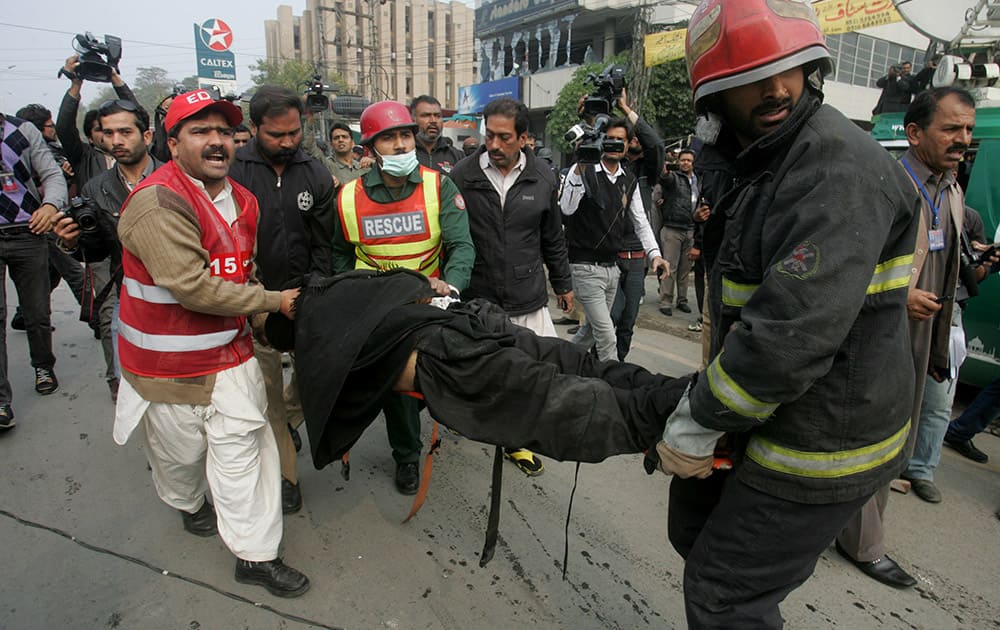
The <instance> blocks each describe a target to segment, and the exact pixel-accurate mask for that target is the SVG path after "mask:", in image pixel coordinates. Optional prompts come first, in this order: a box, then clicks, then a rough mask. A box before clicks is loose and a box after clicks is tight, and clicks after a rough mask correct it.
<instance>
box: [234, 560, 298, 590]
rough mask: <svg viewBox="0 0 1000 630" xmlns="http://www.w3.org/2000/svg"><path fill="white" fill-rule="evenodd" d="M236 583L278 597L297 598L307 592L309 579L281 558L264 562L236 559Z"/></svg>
mask: <svg viewBox="0 0 1000 630" xmlns="http://www.w3.org/2000/svg"><path fill="white" fill-rule="evenodd" d="M236 581H237V582H239V583H240V584H257V585H259V586H263V587H264V588H266V589H267V590H268V591H270V593H271V594H272V595H277V596H278V597H298V596H299V595H301V594H302V593H305V592H306V591H308V590H309V578H307V577H306V576H305V575H303V574H302V573H301V572H299V571H296V570H295V569H293V568H292V567H290V566H286V565H285V563H284V562H282V561H281V558H275V559H274V560H267V561H266V562H251V561H249V560H240V559H239V558H237V559H236Z"/></svg>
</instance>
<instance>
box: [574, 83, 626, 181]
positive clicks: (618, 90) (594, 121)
mask: <svg viewBox="0 0 1000 630" xmlns="http://www.w3.org/2000/svg"><path fill="white" fill-rule="evenodd" d="M584 83H592V84H593V85H594V89H593V90H592V91H591V92H590V96H588V97H587V98H585V99H584V100H583V111H582V112H580V117H581V118H583V119H584V122H581V123H577V124H575V125H573V126H572V127H570V128H569V130H568V131H567V132H566V133H565V134H564V136H563V138H565V139H566V141H567V142H569V143H571V144H576V159H577V161H578V162H580V163H581V164H596V163H598V162H600V161H601V155H602V154H604V153H621V152H624V151H625V143H624V142H622V141H621V140H607V139H605V137H604V130H605V129H606V128H607V126H608V122H610V121H611V110H612V109H614V106H615V104H616V102H617V101H618V99H619V98H620V97H621V95H622V90H624V89H625V68H623V67H622V66H619V65H617V64H611V65H609V66H608V67H607V68H605V69H604V70H603V71H602V72H601V73H600V74H594V73H590V74H588V75H587V78H586V79H585V80H584ZM587 121H590V122H589V123H588V122H587Z"/></svg>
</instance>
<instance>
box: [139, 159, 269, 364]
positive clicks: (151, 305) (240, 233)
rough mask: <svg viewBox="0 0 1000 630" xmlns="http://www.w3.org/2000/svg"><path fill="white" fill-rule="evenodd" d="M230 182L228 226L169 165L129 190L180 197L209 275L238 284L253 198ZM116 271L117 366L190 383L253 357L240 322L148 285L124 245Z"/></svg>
mask: <svg viewBox="0 0 1000 630" xmlns="http://www.w3.org/2000/svg"><path fill="white" fill-rule="evenodd" d="M231 183H232V185H233V197H234V199H235V201H236V205H237V207H238V208H239V209H240V210H241V212H240V214H239V216H238V217H237V219H236V222H235V223H234V224H233V225H232V226H229V225H227V224H226V222H225V220H223V219H222V217H221V216H220V215H219V212H218V211H217V210H216V209H215V206H214V205H213V204H212V202H211V201H209V199H208V197H206V196H205V193H204V192H203V191H201V190H200V189H199V188H198V187H196V186H195V185H194V184H193V183H192V182H191V181H190V180H189V179H188V178H187V176H186V175H184V173H182V172H181V171H180V169H179V168H177V166H176V164H175V163H173V162H169V163H167V164H166V165H165V166H163V167H161V168H160V169H158V170H157V171H156V172H154V173H153V174H152V175H150V176H149V177H147V178H146V179H145V180H143V182H142V183H141V184H140V185H139V186H138V187H136V189H135V190H136V191H139V190H141V189H143V188H146V187H148V186H165V187H166V188H169V189H170V190H172V191H173V192H174V193H176V194H177V195H179V196H181V197H183V198H184V199H185V200H186V201H187V202H188V203H189V204H190V205H191V207H192V209H193V210H194V212H195V214H196V215H197V217H198V223H199V226H200V227H201V246H202V247H203V248H204V249H205V250H206V251H207V252H208V254H209V256H210V261H209V271H210V273H211V274H212V275H213V276H218V277H222V278H225V279H226V280H229V281H231V282H236V283H239V284H246V283H247V282H248V281H249V280H250V273H251V258H252V256H253V249H254V241H255V238H256V234H257V216H258V207H257V200H256V199H255V198H254V196H253V195H252V194H250V192H249V191H248V190H246V189H245V188H243V187H242V186H240V185H239V184H237V183H235V182H231ZM133 194H135V193H134V192H133ZM130 197H131V196H130ZM125 205H128V201H127V200H126V202H125ZM122 270H123V274H124V277H123V279H122V291H121V295H120V300H121V312H120V316H119V355H120V358H121V364H122V367H123V368H124V369H126V370H128V371H129V372H131V373H133V374H137V375H139V376H147V377H153V378H190V377H195V376H203V375H206V374H213V373H216V372H220V371H222V370H225V369H228V368H231V367H234V366H236V365H239V364H241V363H243V362H244V361H246V360H247V359H249V358H250V357H252V356H253V343H252V341H251V336H250V326H249V324H248V323H247V318H246V317H243V316H238V317H224V316H219V315H209V314H207V313H197V312H194V311H190V310H188V309H186V308H184V307H183V306H182V305H181V304H180V303H178V301H177V300H176V298H174V296H173V295H172V294H171V293H170V291H168V290H166V289H164V288H163V287H159V286H157V285H156V282H155V281H154V280H153V278H152V276H150V274H149V272H148V271H147V270H146V267H145V265H144V264H143V262H142V260H141V259H139V258H138V257H137V256H135V255H134V254H132V253H131V252H129V251H128V250H127V249H124V248H123V250H122Z"/></svg>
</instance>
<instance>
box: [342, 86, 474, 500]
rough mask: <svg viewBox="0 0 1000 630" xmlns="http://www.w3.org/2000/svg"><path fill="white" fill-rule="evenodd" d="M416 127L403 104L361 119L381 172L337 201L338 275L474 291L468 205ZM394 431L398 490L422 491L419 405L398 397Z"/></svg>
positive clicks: (352, 185)
mask: <svg viewBox="0 0 1000 630" xmlns="http://www.w3.org/2000/svg"><path fill="white" fill-rule="evenodd" d="M416 130H417V125H416V123H414V122H413V118H412V117H411V116H410V111H409V110H408V109H407V108H406V106H405V105H403V104H402V103H397V102H395V101H381V102H378V103H373V104H372V105H369V106H368V107H367V108H366V109H365V111H364V112H362V114H361V143H362V144H363V145H365V146H367V147H368V148H369V149H371V151H372V154H373V156H374V157H375V163H376V164H375V167H374V168H372V170H370V171H369V172H368V173H366V174H365V175H363V176H361V177H360V178H358V179H355V180H353V181H350V182H347V183H346V184H344V186H343V187H342V188H341V190H340V193H339V194H338V196H337V210H338V213H339V215H340V222H339V225H338V226H337V229H336V230H335V232H334V238H333V271H334V273H341V272H344V271H348V270H350V269H394V268H397V267H404V268H407V269H412V270H414V271H419V272H420V273H422V274H424V275H425V276H427V277H428V280H429V281H430V283H431V286H432V287H433V288H434V290H435V291H436V292H437V293H438V294H439V295H449V294H454V295H455V297H457V294H458V292H460V291H462V290H463V289H465V288H466V287H467V286H469V279H470V277H471V275H472V265H473V263H474V262H475V257H476V252H475V248H474V247H473V244H472V236H471V235H470V234H469V217H468V215H467V214H466V212H465V200H464V199H462V195H461V193H460V192H459V191H458V188H457V187H456V186H455V183H454V182H452V181H451V180H450V179H449V178H448V177H447V176H446V175H442V174H440V173H438V172H437V171H435V170H432V169H429V168H426V167H423V166H420V164H419V163H418V161H417V153H416V138H415V135H414V134H415V133H416ZM383 412H384V413H385V418H386V430H387V433H388V435H389V444H390V445H391V446H392V456H393V459H395V460H396V475H395V482H396V488H397V489H398V490H399V491H400V492H402V493H403V494H415V493H416V492H417V488H418V487H419V485H420V467H419V463H418V462H419V458H420V449H421V442H420V416H419V408H418V404H417V401H416V399H414V398H411V397H409V396H404V395H401V394H396V393H390V394H389V395H388V396H387V398H386V402H385V403H384V407H383Z"/></svg>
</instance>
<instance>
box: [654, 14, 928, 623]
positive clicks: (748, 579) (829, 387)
mask: <svg viewBox="0 0 1000 630" xmlns="http://www.w3.org/2000/svg"><path fill="white" fill-rule="evenodd" d="M687 63H688V69H689V72H690V78H691V85H692V88H693V91H694V101H695V109H696V110H697V111H698V112H699V113H700V114H702V115H703V116H704V117H705V119H706V120H705V121H704V123H703V124H702V125H701V130H702V131H703V132H708V131H712V132H714V133H704V136H705V137H704V138H703V139H704V140H705V142H706V144H705V147H704V148H703V149H702V154H703V155H704V154H705V153H706V152H707V153H716V154H718V156H719V157H720V158H721V159H722V160H724V161H726V162H727V163H728V164H729V165H730V166H731V169H732V172H733V174H734V180H733V185H732V189H731V190H729V191H728V192H727V193H726V194H724V195H722V196H721V197H720V198H719V199H717V200H716V204H715V207H714V208H713V214H712V216H711V217H710V218H709V219H708V224H707V225H706V230H705V249H706V250H711V251H712V256H711V259H712V260H713V261H714V264H713V267H712V270H711V285H710V286H711V288H710V291H709V295H710V296H711V299H710V301H709V308H710V311H711V321H712V324H713V325H712V333H713V336H712V355H713V357H712V361H711V362H710V363H709V365H708V367H707V368H706V369H705V371H704V372H703V373H701V374H698V377H697V380H696V382H695V383H694V384H692V385H691V387H690V390H689V393H688V395H686V396H685V397H684V398H682V400H681V402H680V403H679V404H678V405H677V409H676V411H675V412H674V413H672V414H671V416H670V418H668V420H667V424H666V427H665V429H664V434H663V441H661V442H660V443H659V444H658V445H657V448H656V449H655V452H656V453H657V454H658V455H659V462H658V465H659V467H660V468H661V470H663V471H664V472H667V473H674V474H675V475H676V476H675V477H674V479H673V481H672V483H671V487H670V503H669V511H668V531H669V535H670V541H671V543H672V544H673V545H674V547H675V548H676V549H677V550H678V551H679V552H680V553H681V555H683V556H684V557H685V569H684V601H685V611H686V613H687V621H688V624H689V626H690V627H691V628H780V627H781V626H782V618H781V612H780V610H779V608H778V605H779V603H780V602H781V601H782V600H783V599H784V598H785V597H786V596H787V595H788V593H790V592H791V591H792V590H794V589H795V588H796V587H798V586H799V585H800V584H802V583H803V582H804V581H805V580H806V579H808V577H809V576H810V574H811V573H812V571H813V569H814V567H815V566H816V561H817V560H818V559H819V556H820V554H821V553H822V552H823V551H824V550H826V549H827V548H828V547H829V546H830V543H831V542H832V541H833V538H834V537H835V536H836V535H837V533H838V532H839V531H840V528H841V527H843V524H844V523H845V522H846V521H847V520H848V518H850V517H851V515H852V514H853V513H854V512H856V511H857V509H858V508H859V507H860V506H861V505H863V504H864V503H865V502H866V501H867V500H868V499H869V497H871V496H872V495H873V494H874V493H875V492H876V491H877V490H878V489H879V488H881V487H883V486H884V485H885V484H887V483H888V482H889V481H890V480H891V479H894V478H895V477H896V475H897V474H898V473H899V471H900V470H901V469H902V467H903V465H904V464H905V461H906V453H905V450H904V445H905V442H906V436H907V433H908V431H909V428H910V422H909V417H910V411H911V403H912V393H913V360H912V358H911V355H910V343H909V335H908V331H907V326H906V323H907V314H906V298H907V286H908V282H909V273H910V267H911V265H912V262H913V249H914V242H915V239H916V230H917V220H916V219H917V217H918V214H917V213H918V211H919V201H918V199H917V195H916V193H915V191H914V190H913V187H912V186H911V185H910V183H909V181H908V180H907V177H906V174H905V173H904V172H903V171H902V169H900V168H899V167H898V165H897V164H896V162H895V160H893V159H892V157H891V156H890V155H889V154H888V153H887V152H886V151H885V150H884V149H882V148H881V147H879V146H878V144H876V143H875V142H874V141H873V140H872V138H871V137H870V136H869V135H867V134H866V133H865V132H864V131H862V130H861V129H860V128H858V127H857V126H856V125H854V124H853V123H852V122H851V121H850V120H848V119H847V117H845V116H844V115H843V114H841V113H840V112H838V111H837V110H835V109H833V108H832V107H830V106H829V105H824V104H823V102H822V100H823V92H822V86H823V77H824V76H826V75H827V74H829V73H830V72H832V70H833V64H832V61H831V59H830V53H829V51H828V50H827V48H826V45H825V42H824V38H823V34H822V32H821V31H820V27H819V20H818V19H817V17H816V13H815V12H814V11H813V9H812V7H811V6H810V5H809V3H808V2H804V1H802V0H740V1H739V2H733V1H731V0H702V2H701V3H700V4H699V5H698V7H697V8H696V9H695V11H694V13H693V14H692V15H691V21H690V23H689V26H688V31H687ZM716 323H718V324H719V325H718V326H716V325H715V324H716ZM720 440H722V442H720ZM720 444H721V445H722V446H723V447H727V448H728V449H730V451H731V458H732V470H731V471H729V472H724V471H722V470H719V468H722V467H725V466H726V464H724V463H723V462H719V464H718V465H716V461H715V452H716V450H717V449H718V448H720ZM720 459H722V458H720ZM713 470H714V472H713Z"/></svg>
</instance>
